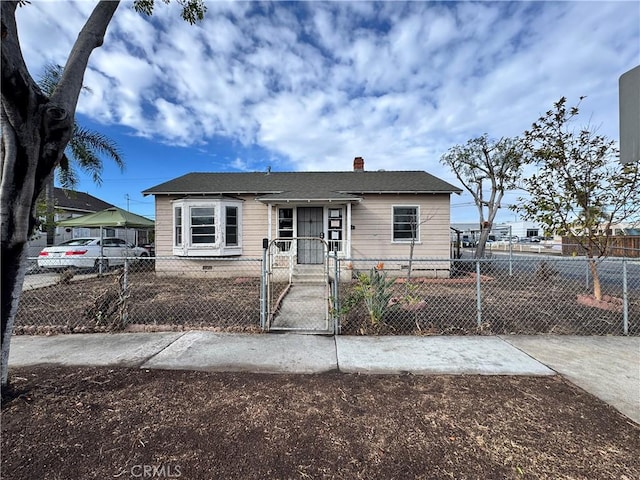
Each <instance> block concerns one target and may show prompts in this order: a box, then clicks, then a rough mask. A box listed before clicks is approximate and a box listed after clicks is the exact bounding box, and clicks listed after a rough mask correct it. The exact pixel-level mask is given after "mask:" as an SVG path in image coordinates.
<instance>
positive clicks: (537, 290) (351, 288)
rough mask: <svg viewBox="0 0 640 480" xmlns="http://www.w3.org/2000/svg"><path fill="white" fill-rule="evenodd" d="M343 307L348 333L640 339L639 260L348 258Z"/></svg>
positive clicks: (343, 328)
mask: <svg viewBox="0 0 640 480" xmlns="http://www.w3.org/2000/svg"><path fill="white" fill-rule="evenodd" d="M344 262H346V264H347V270H348V271H350V272H351V274H350V276H349V277H347V278H345V276H344V275H341V276H340V277H339V288H338V292H339V294H338V301H337V304H336V308H337V310H338V315H339V319H340V332H341V333H342V334H347V335H368V334H374V335H381V334H384V335H415V334H434V335H448V334H462V335H467V334H525V335H531V334H541V333H546V334H567V335H609V334H611V335H640V262H639V261H637V260H636V261H630V260H628V259H620V258H606V259H601V260H598V261H597V274H598V279H599V282H600V285H601V295H599V298H594V297H593V296H592V294H593V285H594V282H593V280H594V279H593V275H592V272H591V269H590V268H589V264H588V262H587V261H586V260H585V259H584V258H559V257H526V258H524V257H514V258H508V257H506V256H503V257H497V256H496V257H494V258H491V259H482V260H463V259H459V260H451V261H449V260H415V259H414V260H413V261H412V262H409V261H408V259H384V260H361V259H349V260H344Z"/></svg>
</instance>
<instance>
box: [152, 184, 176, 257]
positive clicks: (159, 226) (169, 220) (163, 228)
mask: <svg viewBox="0 0 640 480" xmlns="http://www.w3.org/2000/svg"><path fill="white" fill-rule="evenodd" d="M171 200H173V198H172V197H168V196H164V195H163V196H160V195H157V196H156V256H158V257H167V256H170V255H173V250H172V248H171V247H172V242H173V212H172V209H171Z"/></svg>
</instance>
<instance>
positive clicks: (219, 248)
mask: <svg viewBox="0 0 640 480" xmlns="http://www.w3.org/2000/svg"><path fill="white" fill-rule="evenodd" d="M241 218H242V201H241V200H235V199H231V198H220V199H183V200H176V201H175V202H174V204H173V232H174V233H173V253H174V255H181V256H224V255H241V254H242V225H241Z"/></svg>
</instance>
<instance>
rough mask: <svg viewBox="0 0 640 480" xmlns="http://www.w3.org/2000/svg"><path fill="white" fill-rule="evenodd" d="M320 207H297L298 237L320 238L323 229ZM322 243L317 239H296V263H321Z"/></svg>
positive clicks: (322, 212)
mask: <svg viewBox="0 0 640 480" xmlns="http://www.w3.org/2000/svg"><path fill="white" fill-rule="evenodd" d="M323 215H324V209H323V208H322V207H298V237H316V238H321V237H322V234H323V231H324V224H323V221H322V219H323ZM323 254H324V248H323V243H322V242H321V241H318V240H298V263H305V264H320V263H323V260H324V259H323V258H322V257H323Z"/></svg>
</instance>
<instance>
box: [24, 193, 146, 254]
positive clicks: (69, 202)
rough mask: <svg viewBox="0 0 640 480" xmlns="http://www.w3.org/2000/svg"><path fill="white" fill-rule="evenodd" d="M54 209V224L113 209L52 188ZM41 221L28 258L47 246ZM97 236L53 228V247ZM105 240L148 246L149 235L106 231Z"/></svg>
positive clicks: (92, 232)
mask: <svg viewBox="0 0 640 480" xmlns="http://www.w3.org/2000/svg"><path fill="white" fill-rule="evenodd" d="M53 196H54V205H55V217H54V218H55V221H56V222H59V221H61V220H69V219H71V218H77V217H82V216H84V215H88V214H91V213H96V212H100V211H102V210H106V209H108V208H112V207H113V205H112V204H110V203H107V202H105V201H104V200H101V199H99V198H97V197H94V196H93V195H89V194H88V193H85V192H78V191H75V190H67V189H63V188H54V191H53ZM44 220H45V219H44V218H41V221H42V222H43V224H42V225H41V226H40V227H39V228H38V229H37V230H36V231H35V232H34V234H33V235H32V236H31V239H30V240H29V244H28V252H29V253H28V255H29V257H37V256H38V254H39V253H40V251H41V250H42V249H43V248H44V247H46V246H47V234H46V231H45V228H44ZM98 236H100V229H99V228H84V227H60V226H56V227H55V237H54V242H53V244H54V245H59V244H60V243H62V242H66V241H67V240H71V239H73V238H79V237H98ZM104 236H105V237H118V238H122V239H124V240H127V241H128V242H131V243H135V244H137V245H141V244H145V243H148V241H149V238H148V231H147V230H143V229H132V228H128V229H127V228H106V229H105V230H104Z"/></svg>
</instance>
